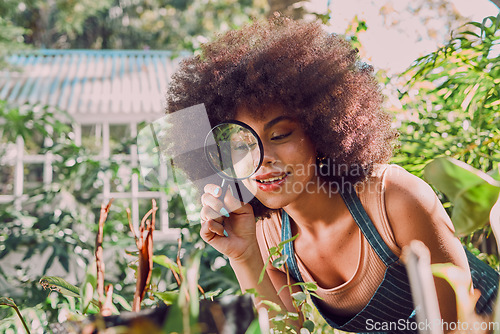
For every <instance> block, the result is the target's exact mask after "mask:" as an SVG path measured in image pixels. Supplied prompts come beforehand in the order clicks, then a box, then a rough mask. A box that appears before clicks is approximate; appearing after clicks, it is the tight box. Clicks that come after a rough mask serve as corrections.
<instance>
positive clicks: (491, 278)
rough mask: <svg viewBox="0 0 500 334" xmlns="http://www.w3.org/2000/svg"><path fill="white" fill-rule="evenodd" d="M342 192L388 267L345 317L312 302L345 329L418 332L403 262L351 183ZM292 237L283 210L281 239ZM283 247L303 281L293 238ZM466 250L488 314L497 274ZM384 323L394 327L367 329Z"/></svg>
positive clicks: (330, 321) (292, 271)
mask: <svg viewBox="0 0 500 334" xmlns="http://www.w3.org/2000/svg"><path fill="white" fill-rule="evenodd" d="M341 196H342V198H343V200H344V202H345V204H346V205H347V208H348V209H349V211H350V213H351V215H352V217H353V218H354V220H355V221H356V224H357V225H358V227H359V229H360V230H361V232H362V233H363V235H364V236H365V238H366V240H367V241H368V242H369V244H370V246H371V247H372V248H373V249H374V250H375V252H376V254H377V255H378V257H379V258H380V259H381V260H382V261H383V263H384V264H385V266H386V267H387V269H386V271H385V275H384V279H383V280H382V283H381V284H380V285H379V287H378V288H377V290H376V291H375V294H374V295H373V296H372V298H371V300H370V301H369V302H368V304H367V305H366V306H365V307H364V308H363V309H362V310H361V311H360V312H359V313H357V314H356V315H355V316H353V317H352V318H349V319H347V320H346V319H344V318H338V319H336V318H335V317H334V316H332V315H326V314H325V312H324V311H322V310H321V309H320V305H318V303H317V301H318V300H317V298H316V297H312V298H313V302H314V304H315V305H316V307H317V308H318V311H319V312H320V314H321V315H322V316H323V318H324V319H325V320H326V322H327V323H328V324H329V325H330V326H332V327H334V328H337V329H340V330H343V331H346V332H362V333H368V332H371V333H384V334H385V333H418V330H412V329H413V328H417V327H418V326H417V324H416V323H415V324H413V325H411V324H409V322H416V319H415V312H414V310H415V307H414V305H413V301H412V297H411V293H410V285H409V283H408V276H407V273H406V269H405V267H404V265H403V264H402V263H401V262H400V261H399V258H398V257H397V256H396V255H395V254H394V253H393V252H392V251H391V250H390V249H389V247H388V246H387V245H386V244H385V242H384V241H383V240H382V237H381V236H380V234H379V233H378V231H377V229H376V228H375V226H374V225H373V223H372V222H371V220H370V218H369V217H368V214H367V213H366V211H365V210H364V208H363V206H362V204H361V201H360V200H359V198H358V196H357V195H356V192H355V190H354V188H353V186H352V185H348V186H347V187H345V188H344V190H343V191H342V192H341ZM291 237H292V233H291V229H290V220H289V217H288V214H287V213H286V212H285V211H284V210H282V226H281V240H288V239H290V238H291ZM283 251H284V254H287V255H288V258H287V265H288V268H289V270H290V274H291V275H292V277H293V278H294V279H295V280H296V281H297V282H303V280H302V276H301V275H300V272H299V269H298V266H297V262H296V259H295V256H294V250H293V242H289V243H286V244H285V245H284V249H283ZM466 253H467V259H468V261H469V266H470V270H471V276H472V282H473V285H474V288H476V289H479V290H480V291H481V297H480V298H479V300H478V302H477V304H476V312H477V313H479V314H491V313H492V307H493V303H494V302H495V300H496V298H495V297H496V293H497V290H498V281H499V275H498V273H497V272H496V271H495V270H494V269H492V268H491V267H489V266H488V265H487V264H486V263H484V262H482V261H481V260H479V259H478V258H476V257H475V256H474V255H473V254H472V253H470V252H469V251H467V250H466ZM383 323H385V324H389V323H392V324H394V325H395V326H394V327H391V328H396V330H394V331H385V332H376V331H370V329H373V328H377V327H376V326H375V324H383ZM399 325H400V326H399ZM379 328H380V327H379Z"/></svg>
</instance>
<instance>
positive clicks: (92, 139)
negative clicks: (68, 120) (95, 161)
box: [82, 124, 102, 154]
mask: <svg viewBox="0 0 500 334" xmlns="http://www.w3.org/2000/svg"><path fill="white" fill-rule="evenodd" d="M82 146H83V147H85V148H86V149H87V150H88V151H89V153H90V154H99V153H101V150H102V126H101V124H92V125H82Z"/></svg>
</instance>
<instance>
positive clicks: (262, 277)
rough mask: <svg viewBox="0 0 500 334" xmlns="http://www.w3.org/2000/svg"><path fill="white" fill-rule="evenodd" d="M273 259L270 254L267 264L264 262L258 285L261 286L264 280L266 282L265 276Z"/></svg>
mask: <svg viewBox="0 0 500 334" xmlns="http://www.w3.org/2000/svg"><path fill="white" fill-rule="evenodd" d="M271 257H272V255H271V254H269V256H268V257H267V260H266V262H264V267H263V268H262V270H261V271H260V275H259V280H258V282H257V284H260V283H261V282H262V280H264V275H265V274H266V268H267V264H268V263H269V261H271Z"/></svg>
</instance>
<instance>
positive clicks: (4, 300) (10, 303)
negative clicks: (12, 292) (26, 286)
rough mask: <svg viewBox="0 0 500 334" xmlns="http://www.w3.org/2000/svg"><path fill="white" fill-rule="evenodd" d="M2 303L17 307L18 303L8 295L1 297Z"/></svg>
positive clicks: (0, 303) (0, 301) (0, 302)
mask: <svg viewBox="0 0 500 334" xmlns="http://www.w3.org/2000/svg"><path fill="white" fill-rule="evenodd" d="M0 305H2V306H9V307H14V308H16V307H17V305H16V303H14V300H13V299H11V298H8V297H0Z"/></svg>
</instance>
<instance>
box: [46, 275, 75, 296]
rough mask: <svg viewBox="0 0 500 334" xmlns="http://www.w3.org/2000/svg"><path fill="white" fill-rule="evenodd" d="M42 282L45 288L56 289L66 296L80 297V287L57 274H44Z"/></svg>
mask: <svg viewBox="0 0 500 334" xmlns="http://www.w3.org/2000/svg"><path fill="white" fill-rule="evenodd" d="M40 284H41V285H42V287H43V288H44V289H50V290H56V291H57V292H60V293H62V294H63V295H65V296H70V297H77V298H80V289H78V288H77V287H76V286H74V285H72V284H70V283H68V282H66V281H65V280H64V279H62V278H60V277H57V276H43V277H42V278H41V279H40Z"/></svg>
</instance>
